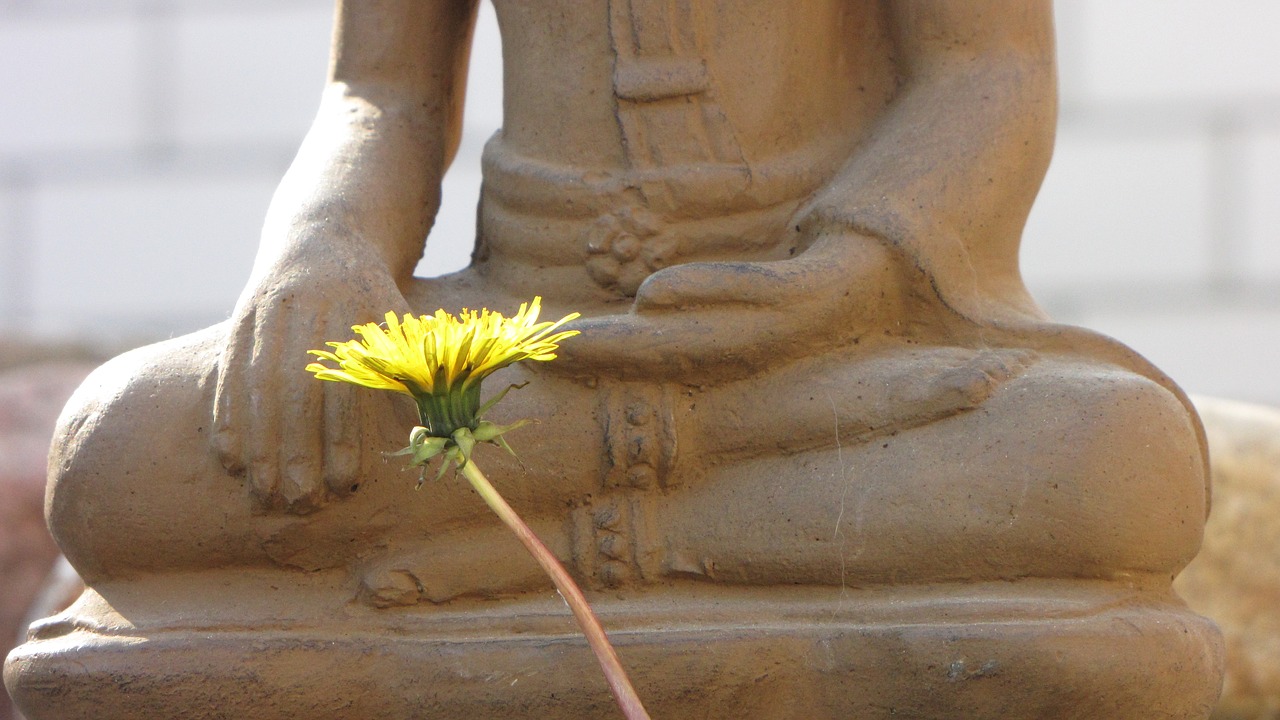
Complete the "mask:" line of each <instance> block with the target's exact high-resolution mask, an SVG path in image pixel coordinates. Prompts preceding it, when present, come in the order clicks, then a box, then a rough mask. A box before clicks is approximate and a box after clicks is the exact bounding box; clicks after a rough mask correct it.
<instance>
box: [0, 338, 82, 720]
mask: <svg viewBox="0 0 1280 720" xmlns="http://www.w3.org/2000/svg"><path fill="white" fill-rule="evenodd" d="M10 354H12V353H10ZM93 367H94V365H93V364H92V363H87V362H83V361H79V360H77V361H68V362H49V363H42V364H38V365H22V366H18V367H12V366H10V367H8V369H3V368H4V365H2V364H0V578H2V579H3V580H2V581H0V656H3V655H6V654H8V652H9V650H10V649H11V648H12V647H13V646H14V644H15V641H17V640H18V639H19V637H20V636H22V635H25V632H26V615H27V611H28V608H29V607H30V606H31V604H32V600H33V599H34V598H35V597H36V596H37V595H38V594H39V593H40V591H41V588H42V587H43V586H44V585H46V584H47V581H46V578H47V577H48V576H49V573H50V569H51V568H52V567H53V564H54V560H55V559H56V558H57V557H58V548H57V546H56V545H54V543H53V538H51V537H50V536H49V531H48V530H47V529H46V528H45V524H44V479H45V456H46V454H47V453H48V450H49V438H50V437H51V436H52V434H53V425H54V421H55V420H56V419H57V417H58V413H59V412H60V411H61V410H62V406H63V405H64V404H65V403H66V401H67V398H68V397H70V396H71V393H72V391H74V390H75V388H76V386H77V385H79V384H80V382H81V380H83V379H84V377H85V375H87V374H88V373H89V371H90V370H92V369H93ZM10 712H11V711H10V703H9V696H8V694H7V693H4V692H3V690H0V720H6V719H7V718H9V717H11V715H10Z"/></svg>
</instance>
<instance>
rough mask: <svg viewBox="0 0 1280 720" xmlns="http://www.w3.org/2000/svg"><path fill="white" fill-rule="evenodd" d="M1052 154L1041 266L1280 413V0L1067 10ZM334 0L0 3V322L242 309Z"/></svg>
mask: <svg viewBox="0 0 1280 720" xmlns="http://www.w3.org/2000/svg"><path fill="white" fill-rule="evenodd" d="M1058 22H1059V52H1060V57H1061V73H1062V97H1063V107H1062V119H1061V125H1060V129H1059V140H1058V151H1057V155H1056V158H1055V160H1054V164H1053V167H1052V169H1051V170H1050V174H1049V177H1048V179H1047V180H1046V183H1045V188H1044V191H1043V192H1042V193H1041V197H1040V200H1039V202H1038V203H1037V206H1036V209H1035V211H1034V213H1033V216H1032V219H1031V222H1030V223H1029V225H1028V228H1027V234H1026V238H1025V242H1024V250H1023V267H1024V271H1025V274H1026V277H1027V280H1028V283H1029V284H1030V286H1031V288H1032V291H1033V293H1034V294H1035V295H1036V296H1037V297H1038V298H1039V299H1040V300H1041V301H1042V303H1043V304H1044V305H1045V306H1046V307H1047V308H1048V309H1049V310H1050V312H1051V313H1052V314H1054V315H1055V317H1058V318H1059V319H1062V320H1067V321H1071V322H1076V323H1080V324H1084V325H1088V326H1090V327H1094V328H1097V329H1100V330H1102V331H1104V332H1107V333H1109V334H1112V335H1115V336H1116V337H1119V338H1121V339H1123V340H1125V341H1126V342H1128V343H1129V344H1131V345H1133V346H1134V347H1136V348H1137V349H1138V350H1140V351H1142V352H1143V353H1145V354H1147V355H1148V356H1149V357H1151V358H1152V359H1153V360H1155V361H1156V362H1157V363H1158V364H1160V365H1161V366H1162V367H1164V368H1165V369H1166V370H1168V371H1169V372H1170V373H1171V374H1172V375H1173V376H1174V377H1175V378H1177V379H1179V380H1180V381H1181V382H1182V383H1183V384H1184V385H1185V386H1187V387H1188V388H1189V389H1191V390H1192V391H1198V392H1207V393H1215V394H1221V395H1226V396H1232V397H1237V398H1243V399H1253V400H1260V401H1266V402H1272V403H1280V374H1278V373H1276V372H1275V369H1274V364H1273V363H1272V362H1270V358H1271V357H1272V356H1273V355H1274V354H1276V352H1277V351H1278V350H1280V292H1278V291H1280V229H1278V227H1280V203H1277V202H1276V200H1277V198H1278V196H1280V42H1276V41H1275V28H1277V27H1280V3H1275V2H1272V1H1271V0H1216V1H1215V2H1208V1H1207V0H1059V3H1058ZM330 25H331V8H330V5H329V3H328V2H325V1H324V0H0V88H3V93H4V94H3V97H4V100H3V101H0V110H2V111H0V334H3V333H5V332H8V333H9V334H13V333H15V332H24V333H27V334H36V335H41V336H44V337H57V338H62V339H66V338H75V337H79V338H88V339H90V340H103V339H109V338H114V337H116V336H119V335H125V336H128V337H130V338H136V339H138V340H142V339H150V338H155V337H164V336H168V335H174V334H179V333H182V332H186V331H188V330H192V329H195V328H197V327H200V326H202V325H206V324H209V323H211V322H216V321H217V320H220V319H222V318H224V317H226V316H227V314H228V312H229V311H230V308H231V306H232V304H233V303H234V301H235V298H236V296H237V294H238V293H239V291H240V288H241V285H242V284H243V282H244V280H245V277H246V275H247V273H248V269H249V265H250V263H251V262H252V258H253V253H254V250H255V247H256V242H257V233H258V227H259V225H260V223H261V220H262V216H263V213H264V211H265V209H266V206H267V203H268V201H269V199H270V194H271V191H272V189H273V187H274V185H275V182H276V181H277V180H278V179H279V177H280V175H281V174H282V173H283V172H284V169H285V168H286V167H287V164H288V161H289V159H290V158H291V157H292V154H293V151H294V149H295V148H296V146H297V144H298V142H299V140H300V139H301V137H302V135H303V133H304V132H305V130H306V128H307V126H308V124H309V122H310V117H311V114H312V113H313V112H314V110H315V106H316V103H317V101H318V97H319V91H320V88H321V85H322V82H323V79H324V73H325V67H326V62H327V43H328V33H329V28H330ZM500 77H501V68H500V62H499V47H498V43H497V38H496V30H495V28H494V26H493V21H492V14H491V11H490V10H489V8H488V7H487V6H486V7H485V8H484V11H483V15H482V19H481V27H480V29H479V36H478V40H477V46H476V50H475V52H474V54H473V70H472V83H471V89H470V91H469V94H468V113H467V120H466V135H465V137H464V141H463V147H462V151H461V153H460V154H459V157H458V159H457V161H456V162H455V165H454V168H453V169H452V170H451V172H450V175H449V177H448V178H447V179H446V183H445V203H446V204H445V208H444V210H443V211H442V214H441V217H440V219H439V221H438V222H437V228H436V230H435V231H433V233H432V238H431V241H430V242H429V243H428V251H427V257H426V258H425V259H424V261H423V264H422V265H421V266H420V271H421V272H424V273H434V272H444V271H448V270H453V269H456V268H459V267H461V266H462V265H464V264H465V263H466V261H467V257H468V254H469V252H470V242H471V237H472V224H473V222H474V208H475V201H476V194H477V189H478V186H479V159H478V158H479V150H480V146H481V144H482V143H483V141H484V140H485V139H486V138H487V137H488V135H489V134H491V133H492V132H493V130H494V129H496V128H497V126H498V125H499V124H500V122H501V118H500V116H501V101H500V96H499V91H498V87H499V83H500Z"/></svg>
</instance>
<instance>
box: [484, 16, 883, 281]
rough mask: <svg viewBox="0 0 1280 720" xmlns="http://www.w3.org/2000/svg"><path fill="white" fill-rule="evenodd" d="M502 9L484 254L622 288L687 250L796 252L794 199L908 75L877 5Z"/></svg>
mask: <svg viewBox="0 0 1280 720" xmlns="http://www.w3.org/2000/svg"><path fill="white" fill-rule="evenodd" d="M495 6H496V9H497V13H498V19H499V24H500V26H501V29H502V39H503V56H504V72H505V88H504V92H505V95H504V110H505V113H504V121H503V130H502V132H501V133H499V134H498V135H497V136H495V138H494V139H493V140H492V141H491V142H490V144H489V147H488V148H487V150H486V153H485V185H486V191H485V210H484V214H483V216H482V221H481V222H482V237H483V240H484V243H485V250H486V251H488V252H493V251H496V252H497V253H499V254H501V255H502V256H504V257H507V258H510V259H516V258H521V259H524V260H525V261H526V262H529V263H532V264H535V265H537V266H540V267H555V266H559V267H567V266H579V267H583V266H585V267H586V269H587V271H588V273H589V275H590V277H591V278H592V280H594V281H595V284H596V285H599V286H602V287H605V288H607V289H610V290H616V291H621V293H622V294H624V295H625V294H632V293H634V291H635V288H636V287H637V286H638V284H639V282H640V281H642V280H643V279H644V277H646V276H647V275H648V274H649V273H651V272H652V271H654V270H657V269H661V268H662V267H665V266H668V265H671V264H675V263H677V262H686V261H690V260H709V259H753V258H755V259H765V258H770V257H781V256H785V254H786V252H787V250H788V249H787V248H783V247H780V243H781V242H782V240H781V232H780V231H781V229H782V228H784V227H785V226H786V224H787V222H788V220H789V219H790V216H791V214H792V213H793V212H794V210H795V207H796V206H797V205H798V203H799V202H800V200H801V199H803V198H804V197H805V196H807V195H808V194H810V193H811V192H813V191H814V190H815V189H817V188H818V187H820V186H821V185H822V184H823V183H824V182H825V181H826V180H827V179H828V178H829V177H830V176H831V175H832V174H833V173H834V172H835V171H836V169H838V168H839V166H840V165H841V164H842V163H843V161H844V159H845V158H847V157H848V156H849V154H850V152H851V150H852V148H853V147H854V146H855V145H856V144H857V142H858V141H859V140H860V139H861V137H862V135H863V133H864V131H865V130H866V129H867V128H868V127H869V126H870V124H871V122H872V121H873V120H874V118H875V117H876V116H877V114H878V113H879V112H880V111H881V110H882V109H883V108H884V107H885V105H886V104H887V103H888V102H889V100H890V99H891V97H892V95H893V93H894V91H895V89H896V86H897V78H896V73H895V71H894V67H893V62H892V57H891V50H890V44H889V40H888V38H887V34H886V32H885V29H884V23H883V22H882V20H881V18H880V17H879V11H878V9H877V7H876V6H867V5H862V4H855V3H847V2H842V1H840V0H823V1H822V2H816V3H809V4H807V5H806V6H805V8H804V9H805V11H806V12H796V9H795V8H794V7H791V5H790V3H779V2H776V1H775V0H744V1H742V2H733V3H690V2H678V3H669V2H665V1H663V2H656V1H655V0H595V1H593V2H581V1H579V0H544V1H542V2H510V1H509V0H498V2H496V3H495ZM535 218H536V220H535ZM712 224H714V225H715V227H711V225H712ZM539 229H540V230H541V231H539ZM483 256H484V254H483V253H482V257H483Z"/></svg>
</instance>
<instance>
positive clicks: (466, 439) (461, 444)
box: [452, 428, 476, 467]
mask: <svg viewBox="0 0 1280 720" xmlns="http://www.w3.org/2000/svg"><path fill="white" fill-rule="evenodd" d="M452 442H453V446H454V447H455V448H456V449H457V451H458V454H459V455H461V456H462V459H461V460H459V461H458V467H462V466H463V465H466V464H467V463H468V462H471V451H472V450H475V449H476V437H475V435H472V434H471V430H470V429H469V428H458V429H457V430H454V431H453V438H452Z"/></svg>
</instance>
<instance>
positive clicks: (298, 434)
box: [213, 239, 408, 510]
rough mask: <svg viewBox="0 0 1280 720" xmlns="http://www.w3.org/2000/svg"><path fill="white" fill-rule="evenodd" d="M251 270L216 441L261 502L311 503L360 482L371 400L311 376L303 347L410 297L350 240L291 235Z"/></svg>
mask: <svg viewBox="0 0 1280 720" xmlns="http://www.w3.org/2000/svg"><path fill="white" fill-rule="evenodd" d="M255 277H256V278H257V279H256V280H254V281H251V282H250V285H249V287H248V288H247V289H246V290H245V293H244V294H243V295H242V296H241V298H240V301H239V303H237V306H236V309H235V312H234V313H233V315H232V318H231V321H230V326H229V331H228V336H227V343H226V347H225V349H224V351H223V355H222V357H221V360H220V362H219V364H218V379H217V393H216V400H215V403H214V433H213V441H214V446H215V449H216V451H217V453H218V455H219V457H220V459H221V460H222V463H223V465H224V466H225V467H226V468H227V469H228V470H229V471H230V472H232V473H235V474H243V475H245V476H246V477H247V480H248V484H249V487H250V489H251V491H252V492H253V494H254V496H255V497H257V498H258V499H259V500H260V501H262V502H263V503H264V504H266V505H268V506H272V507H288V508H291V509H295V510H308V509H312V508H314V507H316V506H317V505H318V504H319V503H320V502H321V501H322V500H323V499H324V496H325V494H326V488H327V489H328V490H332V491H335V492H338V493H345V492H347V491H348V488H351V487H352V486H353V485H354V484H355V483H356V482H358V479H359V470H360V458H361V438H362V436H363V434H364V432H365V426H364V416H365V414H364V413H362V412H361V411H360V410H361V405H362V404H363V403H365V402H369V400H368V399H367V397H366V396H367V395H368V393H362V392H360V388H356V387H353V386H348V385H345V384H344V383H329V382H320V381H317V380H316V379H315V378H314V377H313V376H312V375H311V373H309V372H306V371H305V370H304V367H305V366H306V365H307V363H308V362H309V361H310V360H312V359H313V358H312V357H311V356H310V355H308V354H307V351H308V350H312V349H324V343H325V342H326V341H329V340H335V341H336V340H345V339H348V338H350V337H351V336H352V333H351V326H352V325H353V324H358V323H363V322H370V321H375V322H376V321H377V320H379V319H380V318H381V317H382V316H383V315H384V314H385V313H386V312H387V311H388V310H392V311H396V312H402V311H406V310H407V308H408V305H407V303H406V302H405V299H404V296H403V295H402V294H401V293H400V291H399V289H398V288H397V287H396V284H395V282H394V280H393V278H392V277H391V275H390V274H389V272H388V271H387V269H386V266H385V265H384V264H383V263H382V261H381V259H380V258H379V257H378V256H377V255H376V254H374V253H371V252H366V253H363V254H362V253H360V252H359V251H358V249H357V248H356V247H354V243H338V242H331V241H326V240H320V239H315V240H313V241H309V242H301V243H298V244H297V246H296V247H295V249H294V250H293V251H292V252H287V253H284V254H283V257H281V258H280V259H278V260H277V261H276V262H274V263H272V264H271V266H270V268H269V269H268V270H267V271H266V272H265V273H256V274H255Z"/></svg>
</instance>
